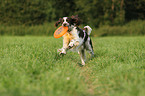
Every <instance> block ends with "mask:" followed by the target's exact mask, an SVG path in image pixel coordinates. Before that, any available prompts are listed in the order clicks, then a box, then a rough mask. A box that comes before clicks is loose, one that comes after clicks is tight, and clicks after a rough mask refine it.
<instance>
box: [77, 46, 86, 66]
mask: <svg viewBox="0 0 145 96" xmlns="http://www.w3.org/2000/svg"><path fill="white" fill-rule="evenodd" d="M78 53H79V55H80V57H81V61H82V65H85V60H86V55H85V50H84V49H80V50H79V51H78Z"/></svg>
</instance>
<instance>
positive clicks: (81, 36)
mask: <svg viewBox="0 0 145 96" xmlns="http://www.w3.org/2000/svg"><path fill="white" fill-rule="evenodd" d="M80 23H81V21H80V19H79V17H78V16H77V15H76V16H71V18H69V17H63V18H60V19H59V20H58V21H57V22H56V23H55V26H56V27H57V26H58V25H59V24H62V26H68V31H67V33H65V34H64V35H63V47H62V48H61V49H58V52H60V53H59V54H66V52H67V51H68V50H75V51H78V53H79V55H80V57H81V61H82V65H85V60H86V56H85V50H87V51H88V52H89V53H90V54H91V57H93V56H94V52H93V46H92V41H91V38H90V37H89V35H90V33H91V31H92V29H91V27H90V26H85V27H84V29H81V28H79V27H78V26H79V25H80Z"/></svg>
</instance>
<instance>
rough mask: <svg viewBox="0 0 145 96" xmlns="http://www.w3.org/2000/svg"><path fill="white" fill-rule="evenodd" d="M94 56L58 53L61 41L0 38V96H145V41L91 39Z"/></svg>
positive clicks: (136, 38)
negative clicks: (81, 59)
mask: <svg viewBox="0 0 145 96" xmlns="http://www.w3.org/2000/svg"><path fill="white" fill-rule="evenodd" d="M92 41H93V45H94V52H95V57H94V58H93V59H90V56H89V54H88V55H87V63H86V66H84V67H82V66H80V63H81V61H80V57H79V55H78V54H77V53H74V52H68V54H67V55H66V56H64V57H60V56H59V55H58V54H57V51H56V50H57V49H58V48H61V47H62V38H60V39H54V38H53V37H33V36H32V37H30V36H25V37H9V36H4V37H0V43H1V44H0V96H144V94H145V91H144V90H145V37H143V36H142V37H92Z"/></svg>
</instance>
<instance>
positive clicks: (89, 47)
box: [85, 39, 94, 58]
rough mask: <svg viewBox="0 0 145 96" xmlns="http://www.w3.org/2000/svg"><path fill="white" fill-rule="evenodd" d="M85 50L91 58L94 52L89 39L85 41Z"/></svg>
mask: <svg viewBox="0 0 145 96" xmlns="http://www.w3.org/2000/svg"><path fill="white" fill-rule="evenodd" d="M85 49H86V50H87V52H89V53H90V54H91V58H92V57H94V51H93V45H92V41H91V39H89V40H87V42H86V43H85Z"/></svg>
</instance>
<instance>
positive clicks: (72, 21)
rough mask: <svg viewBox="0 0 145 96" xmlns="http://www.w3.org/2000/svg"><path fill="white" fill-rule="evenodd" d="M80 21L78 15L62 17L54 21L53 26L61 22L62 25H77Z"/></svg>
mask: <svg viewBox="0 0 145 96" xmlns="http://www.w3.org/2000/svg"><path fill="white" fill-rule="evenodd" d="M80 23H81V20H80V19H79V17H78V15H76V16H71V18H69V17H63V18H59V20H58V21H57V22H56V23H55V26H56V27H57V26H58V25H59V24H61V25H62V26H71V25H74V26H79V25H80Z"/></svg>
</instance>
